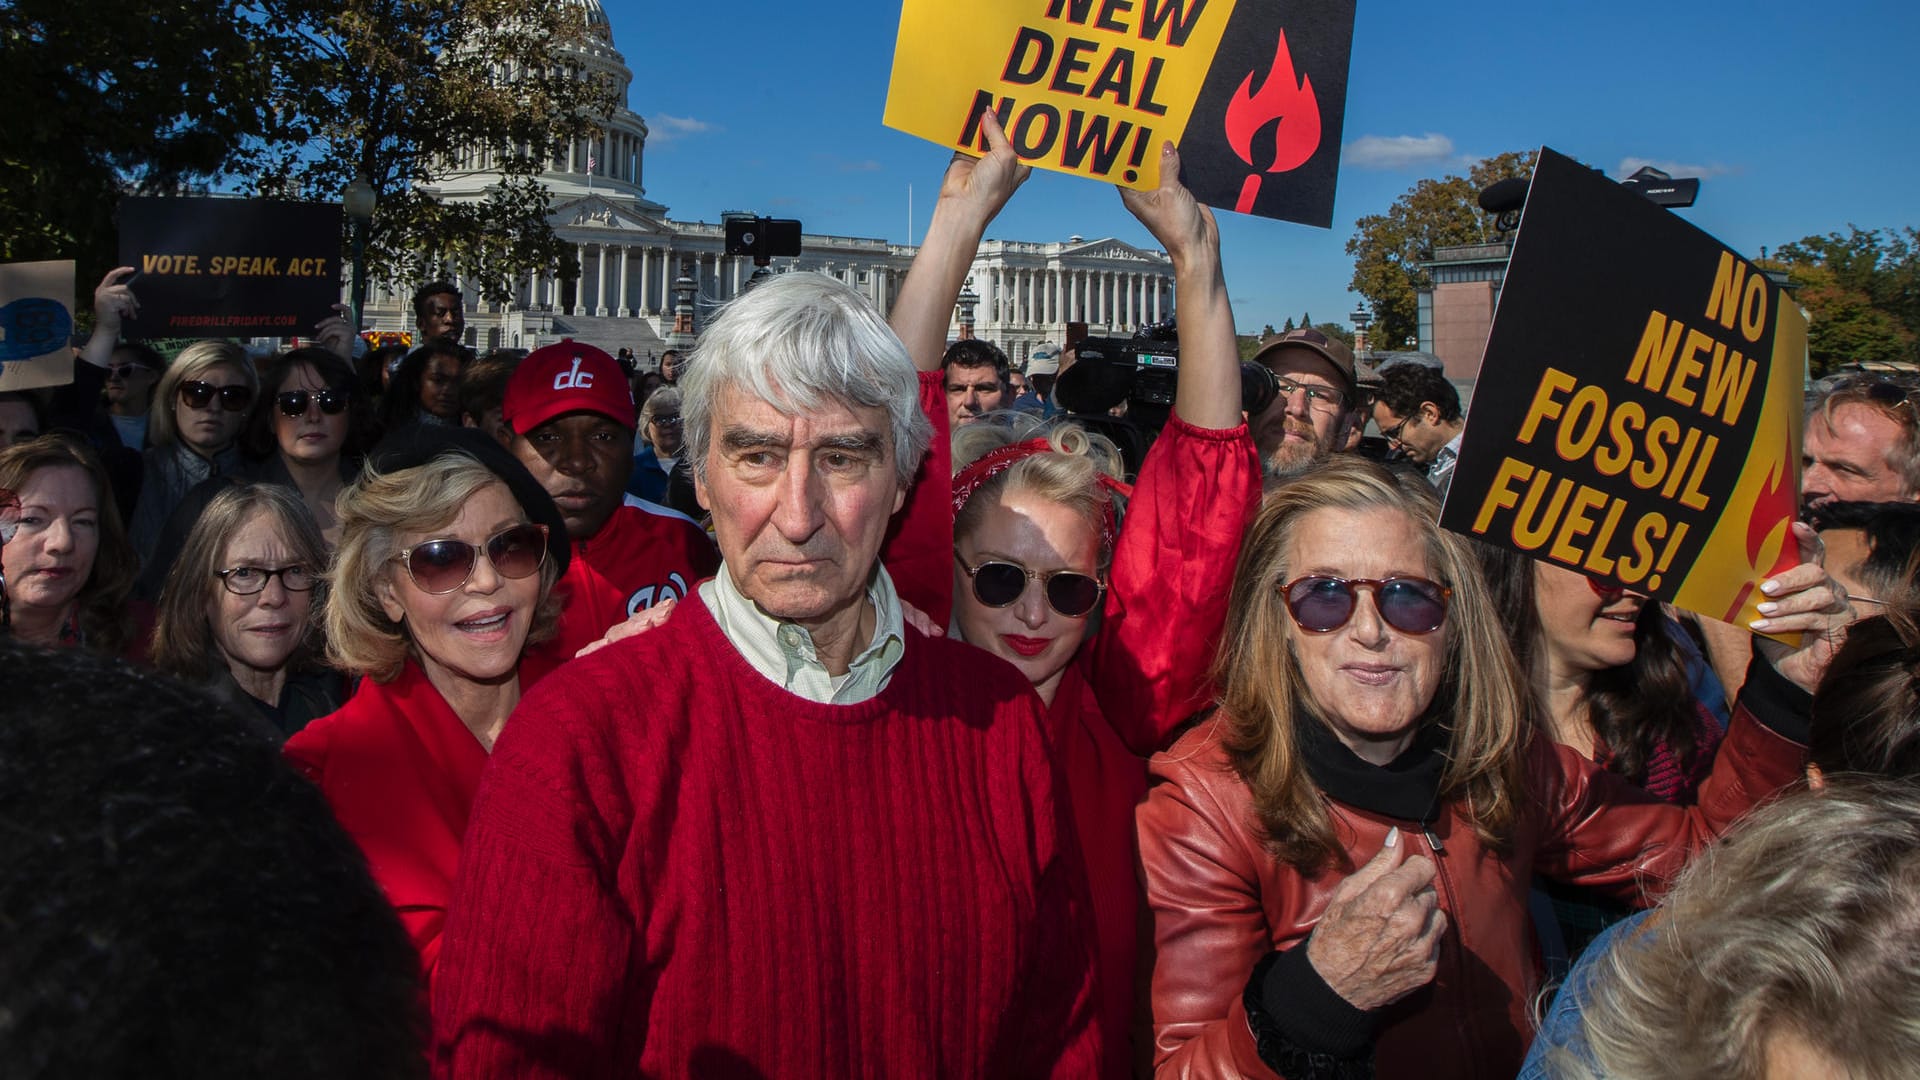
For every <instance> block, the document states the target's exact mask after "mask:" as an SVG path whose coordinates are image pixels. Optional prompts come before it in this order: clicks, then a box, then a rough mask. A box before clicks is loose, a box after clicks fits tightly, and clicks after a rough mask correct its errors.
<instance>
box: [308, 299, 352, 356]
mask: <svg viewBox="0 0 1920 1080" xmlns="http://www.w3.org/2000/svg"><path fill="white" fill-rule="evenodd" d="M347 310H348V308H347V305H345V304H335V305H333V314H332V315H329V316H327V317H326V318H324V319H321V320H320V321H319V322H317V323H314V324H313V343H314V344H315V345H318V346H319V347H321V348H323V349H326V350H327V351H328V352H331V353H333V354H334V355H335V356H338V357H339V358H340V359H342V360H345V361H346V362H348V363H352V362H353V331H354V328H353V327H351V326H349V325H347Z"/></svg>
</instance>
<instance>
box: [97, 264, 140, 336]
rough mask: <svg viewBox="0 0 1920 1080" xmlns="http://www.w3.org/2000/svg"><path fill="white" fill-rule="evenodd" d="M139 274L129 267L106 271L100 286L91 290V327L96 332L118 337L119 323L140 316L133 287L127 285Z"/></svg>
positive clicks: (118, 267) (138, 303)
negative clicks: (102, 331) (105, 332)
mask: <svg viewBox="0 0 1920 1080" xmlns="http://www.w3.org/2000/svg"><path fill="white" fill-rule="evenodd" d="M137 273H139V271H138V270H135V269H134V268H133V267H131V266H116V267H114V268H113V269H112V270H109V271H107V276H106V277H103V278H101V279H100V284H98V285H96V286H94V289H93V325H94V327H95V329H96V330H105V331H107V332H109V333H111V334H112V335H113V336H114V337H116V338H118V337H119V336H120V326H121V323H122V322H123V321H124V320H126V319H132V318H136V317H138V316H139V314H140V301H139V300H137V299H135V298H134V295H133V287H132V286H131V285H129V284H127V282H128V281H130V280H132V278H133V276H134V275H135V274H137Z"/></svg>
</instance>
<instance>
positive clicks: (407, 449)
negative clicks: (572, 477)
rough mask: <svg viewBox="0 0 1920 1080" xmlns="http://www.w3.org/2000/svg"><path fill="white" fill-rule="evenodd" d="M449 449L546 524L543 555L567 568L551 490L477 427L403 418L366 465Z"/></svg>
mask: <svg viewBox="0 0 1920 1080" xmlns="http://www.w3.org/2000/svg"><path fill="white" fill-rule="evenodd" d="M448 454H464V455H466V456H467V457H470V458H473V459H474V460H476V461H478V462H480V464H482V465H484V466H486V467H487V471H488V472H491V473H492V474H493V475H495V476H497V477H499V478H500V481H501V483H504V484H506V485H507V490H508V491H510V492H512V493H513V498H514V501H516V502H518V503H519V504H520V509H522V510H525V511H526V512H527V520H529V521H532V522H533V523H534V524H536V525H545V526H546V527H547V558H549V559H552V560H553V565H554V568H555V569H556V570H557V571H559V573H560V574H561V575H563V576H564V575H565V574H566V572H567V562H568V558H569V556H570V555H571V549H570V546H569V544H568V541H567V520H566V519H565V518H563V517H561V516H560V508H559V507H558V506H555V505H554V503H553V496H551V495H549V494H547V489H546V488H544V487H541V486H540V481H538V480H535V479H534V478H533V474H532V473H530V472H528V471H527V467H526V466H525V465H522V464H520V459H519V458H516V457H514V456H513V454H512V452H511V451H509V450H508V449H507V448H506V447H504V446H501V445H500V444H499V443H498V442H496V441H494V439H493V437H492V436H490V435H487V434H485V433H483V432H482V431H481V430H480V429H479V428H470V427H454V426H452V425H450V424H408V425H406V426H405V427H402V428H400V429H399V430H398V431H395V432H393V433H391V434H389V435H388V436H387V437H386V438H384V439H382V440H380V445H378V446H376V447H374V448H373V453H371V454H368V455H367V467H368V468H370V469H372V470H373V471H375V472H378V473H390V472H398V471H399V470H401V469H412V468H416V467H418V466H421V465H425V464H426V463H428V462H429V461H432V460H433V459H435V458H438V457H443V456H445V455H448Z"/></svg>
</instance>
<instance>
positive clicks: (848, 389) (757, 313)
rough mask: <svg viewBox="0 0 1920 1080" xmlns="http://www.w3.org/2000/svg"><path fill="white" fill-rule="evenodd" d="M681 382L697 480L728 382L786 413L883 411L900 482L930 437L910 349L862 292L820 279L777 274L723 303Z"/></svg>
mask: <svg viewBox="0 0 1920 1080" xmlns="http://www.w3.org/2000/svg"><path fill="white" fill-rule="evenodd" d="M679 386H680V391H681V395H682V397H681V403H680V414H681V416H682V417H683V418H684V419H685V438H686V445H687V460H688V461H689V462H690V463H691V465H692V467H693V471H694V475H696V476H702V477H704V476H705V475H706V468H707V450H708V447H709V443H710V441H711V438H712V434H713V433H712V430H711V427H710V425H711V424H712V421H713V403H714V400H715V398H717V397H718V396H719V393H720V391H721V389H722V388H724V387H729V386H731V387H735V388H737V389H738V390H739V391H740V392H741V393H743V394H746V395H748V396H750V397H753V398H756V399H758V400H760V401H764V402H766V403H767V404H769V405H771V406H773V407H774V408H775V409H778V410H779V411H780V412H781V413H783V414H785V415H788V416H795V415H799V414H801V413H805V412H808V411H811V410H814V409H818V408H820V406H821V405H822V404H823V403H824V402H827V401H837V402H841V403H844V404H847V405H851V406H859V407H865V408H880V409H885V410H886V411H887V419H888V422H889V427H890V429H891V433H892V438H893V458H894V467H895V469H896V470H897V471H898V473H899V477H900V483H901V485H902V486H905V485H906V484H909V483H911V482H912V480H913V474H914V471H915V470H916V469H918V468H919V467H920V459H921V457H922V456H923V455H924V454H925V453H926V450H927V443H928V442H929V441H930V440H931V439H932V438H933V424H932V422H931V421H929V420H928V419H927V417H926V414H925V413H923V412H921V410H920V376H919V372H918V371H916V370H915V369H914V366H913V358H912V357H911V356H909V355H907V347H906V346H905V345H903V344H901V343H900V339H899V337H897V336H896V335H895V334H894V332H893V330H892V329H891V328H890V327H888V326H887V322H886V320H885V319H883V318H881V317H880V313H879V312H878V311H875V310H874V308H873V305H872V304H870V303H868V302H867V299H866V298H865V297H864V296H861V295H860V294H859V293H858V292H856V291H855V290H854V289H853V288H852V287H851V286H849V285H847V284H846V283H845V282H842V281H838V280H836V279H834V278H830V277H827V276H826V275H825V274H816V273H807V272H796V273H788V274H778V275H775V276H774V277H772V278H769V279H766V280H763V281H762V282H761V283H760V284H758V285H756V286H754V287H753V288H752V289H751V290H749V291H748V292H747V293H746V294H745V295H743V296H741V297H739V298H738V299H736V300H733V301H731V302H729V303H728V304H727V305H726V307H725V308H723V309H722V310H721V312H720V317H719V318H718V319H715V320H714V322H713V325H711V326H709V327H708V328H707V331H706V333H705V334H702V335H701V337H700V344H699V345H698V346H697V347H696V348H695V349H694V351H693V354H692V355H691V356H690V357H688V358H687V361H686V373H685V374H683V375H682V376H681V377H680V383H679Z"/></svg>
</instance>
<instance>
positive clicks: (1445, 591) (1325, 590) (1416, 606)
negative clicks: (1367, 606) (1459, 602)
mask: <svg viewBox="0 0 1920 1080" xmlns="http://www.w3.org/2000/svg"><path fill="white" fill-rule="evenodd" d="M1362 589H1372V590H1373V605H1374V607H1375V608H1376V609H1378V610H1379V612H1380V618H1381V619H1383V620H1385V622H1386V624H1387V625H1388V626H1391V627H1393V628H1394V629H1395V630H1398V631H1400V632H1401V633H1403V634H1431V633H1433V632H1434V631H1435V630H1438V629H1440V626H1441V624H1443V623H1445V622H1446V621H1447V601H1448V600H1449V599H1451V598H1452V596H1453V590H1452V589H1449V588H1447V587H1446V586H1445V585H1441V584H1440V583H1438V582H1434V581H1428V580H1427V579H1426V578H1423V577H1414V576H1412V575H1410V574H1408V575H1400V574H1396V575H1394V576H1393V577H1385V578H1337V577H1328V576H1326V575H1324V574H1312V575H1308V576H1307V577H1302V578H1295V579H1294V580H1293V581H1290V582H1288V583H1287V584H1286V585H1284V586H1282V587H1281V590H1280V594H1281V596H1282V597H1283V598H1284V599H1285V600H1286V602H1287V610H1288V611H1289V612H1291V613H1292V614H1293V621H1294V622H1296V623H1298V624H1299V626H1300V629H1302V630H1305V631H1307V632H1308V633H1310V634H1330V633H1332V632H1333V631H1335V630H1338V629H1340V628H1341V627H1343V626H1345V625H1347V622H1348V621H1349V620H1351V619H1352V618H1353V613H1354V610H1355V609H1356V608H1358V607H1359V606H1360V591H1361V590H1362Z"/></svg>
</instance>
